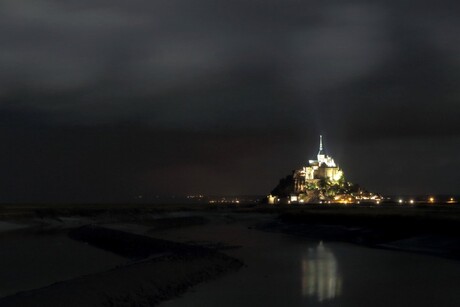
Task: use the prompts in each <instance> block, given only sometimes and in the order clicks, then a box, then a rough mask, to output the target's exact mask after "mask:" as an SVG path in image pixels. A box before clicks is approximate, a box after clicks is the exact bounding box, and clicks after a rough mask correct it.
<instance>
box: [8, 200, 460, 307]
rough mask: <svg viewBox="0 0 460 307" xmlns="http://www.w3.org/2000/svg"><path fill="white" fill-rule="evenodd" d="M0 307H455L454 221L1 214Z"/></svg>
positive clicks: (328, 214)
mask: <svg viewBox="0 0 460 307" xmlns="http://www.w3.org/2000/svg"><path fill="white" fill-rule="evenodd" d="M0 217H1V221H0V226H1V227H0V244H1V246H2V248H1V251H0V274H1V276H0V277H1V280H3V281H5V282H3V283H2V284H1V285H0V306H63V305H65V306H157V305H159V306H166V307H168V306H169V307H174V306H236V305H238V306H305V305H309V306H370V305H372V306H408V305H416V306H458V304H459V303H460V291H459V290H460V286H459V285H458V280H459V279H458V276H460V261H459V259H460V258H459V250H460V236H459V234H458V232H457V231H456V225H459V224H458V220H459V219H460V210H459V209H458V208H457V207H455V206H450V207H447V206H445V207H441V206H439V207H434V206H419V207H413V208H402V207H397V206H394V207H378V208H375V207H346V208H345V207H343V206H309V205H304V206H290V207H283V206H278V207H268V206H266V205H221V206H217V205H207V204H189V205H183V204H177V205H139V204H137V205H93V206H90V205H22V206H13V205H10V206H0Z"/></svg>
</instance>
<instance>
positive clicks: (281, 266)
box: [161, 219, 460, 307]
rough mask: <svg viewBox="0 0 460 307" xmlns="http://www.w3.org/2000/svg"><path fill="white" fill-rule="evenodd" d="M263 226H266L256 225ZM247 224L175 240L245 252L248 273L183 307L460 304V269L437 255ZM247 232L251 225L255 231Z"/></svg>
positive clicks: (203, 289)
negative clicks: (324, 239)
mask: <svg viewBox="0 0 460 307" xmlns="http://www.w3.org/2000/svg"><path fill="white" fill-rule="evenodd" d="M253 222H260V221H255V220H254V221H253ZM253 224H254V223H251V221H250V220H249V219H248V220H246V221H244V222H242V223H236V224H229V225H215V226H208V227H209V228H208V229H207V231H202V230H200V229H199V227H196V228H195V229H193V230H192V229H188V230H187V231H181V230H177V231H174V232H169V233H165V234H164V236H165V237H168V238H170V239H174V240H182V241H185V242H187V241H189V240H190V241H193V240H198V241H199V242H200V243H203V242H208V243H210V242H214V241H221V240H222V238H225V239H223V240H225V243H226V244H229V245H234V246H240V248H235V249H229V250H227V251H226V253H228V254H229V255H231V256H233V257H236V258H238V259H241V260H242V261H243V262H244V263H245V264H246V267H245V268H244V269H242V270H240V271H239V272H237V273H232V274H228V275H226V276H224V277H222V278H220V279H218V280H216V281H213V282H212V283H205V284H201V285H198V286H196V287H195V288H194V290H193V291H191V292H188V293H186V294H185V295H183V296H182V297H179V298H175V299H173V300H171V301H168V302H165V303H162V304H161V306H164V307H182V306H223V307H226V306H427V307H428V306H458V302H460V291H459V290H460V285H458V281H459V276H460V263H459V262H458V261H455V260H449V259H444V258H439V257H433V256H425V255H420V254H414V253H406V252H396V251H389V250H385V249H373V248H366V247H360V246H357V245H355V244H349V243H340V242H322V241H318V240H315V239H311V238H303V237H301V236H292V235H288V234H283V233H268V232H263V231H260V230H257V229H254V228H252V227H251V225H253ZM248 226H249V227H250V228H249V229H248Z"/></svg>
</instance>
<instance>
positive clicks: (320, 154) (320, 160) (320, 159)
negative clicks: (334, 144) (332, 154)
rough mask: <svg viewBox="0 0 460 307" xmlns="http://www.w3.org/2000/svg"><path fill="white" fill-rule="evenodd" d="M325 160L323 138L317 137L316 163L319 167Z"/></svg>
mask: <svg viewBox="0 0 460 307" xmlns="http://www.w3.org/2000/svg"><path fill="white" fill-rule="evenodd" d="M325 160H326V154H325V152H324V148H323V136H322V135H320V136H319V151H318V163H319V165H321V163H323V162H325Z"/></svg>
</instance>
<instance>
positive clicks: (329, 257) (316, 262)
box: [302, 242, 342, 302]
mask: <svg viewBox="0 0 460 307" xmlns="http://www.w3.org/2000/svg"><path fill="white" fill-rule="evenodd" d="M341 291H342V276H341V275H340V271H339V266H338V262H337V259H336V257H335V256H334V253H333V252H332V251H331V250H330V249H328V248H327V247H325V246H324V244H323V242H320V243H319V244H318V246H316V247H313V248H309V249H308V254H307V255H306V256H305V257H304V258H303V259H302V295H303V296H306V297H310V298H314V299H315V298H316V300H318V301H319V302H323V301H326V300H331V299H334V298H336V297H338V296H340V294H341Z"/></svg>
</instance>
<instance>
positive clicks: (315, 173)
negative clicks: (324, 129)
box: [293, 135, 343, 194]
mask: <svg viewBox="0 0 460 307" xmlns="http://www.w3.org/2000/svg"><path fill="white" fill-rule="evenodd" d="M342 177H343V171H342V170H340V168H339V167H338V166H337V164H336V163H335V161H334V159H333V158H332V157H330V156H328V155H326V153H325V150H324V147H323V136H322V135H320V136H319V151H318V155H317V159H316V160H309V161H308V166H304V167H302V168H301V169H298V170H295V171H294V175H293V179H294V193H297V194H298V193H305V192H306V191H307V190H308V189H310V187H311V186H316V185H318V182H319V181H320V180H329V181H330V182H331V183H335V182H338V181H339V180H340V179H341V178H342Z"/></svg>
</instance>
